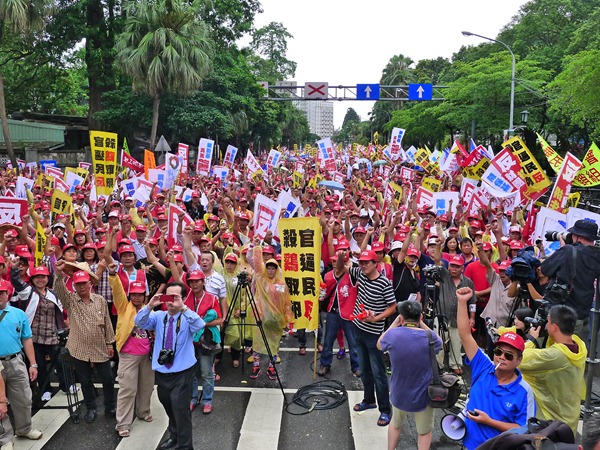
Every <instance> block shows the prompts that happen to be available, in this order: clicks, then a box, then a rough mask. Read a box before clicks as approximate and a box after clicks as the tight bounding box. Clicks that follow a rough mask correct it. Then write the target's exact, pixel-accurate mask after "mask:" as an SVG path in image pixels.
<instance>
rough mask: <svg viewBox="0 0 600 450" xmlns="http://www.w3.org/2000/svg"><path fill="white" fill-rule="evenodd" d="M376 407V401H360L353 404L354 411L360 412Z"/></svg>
mask: <svg viewBox="0 0 600 450" xmlns="http://www.w3.org/2000/svg"><path fill="white" fill-rule="evenodd" d="M375 408H377V403H365V402H360V403H357V404H356V405H354V408H352V409H354V411H356V412H361V411H366V410H367V409H375Z"/></svg>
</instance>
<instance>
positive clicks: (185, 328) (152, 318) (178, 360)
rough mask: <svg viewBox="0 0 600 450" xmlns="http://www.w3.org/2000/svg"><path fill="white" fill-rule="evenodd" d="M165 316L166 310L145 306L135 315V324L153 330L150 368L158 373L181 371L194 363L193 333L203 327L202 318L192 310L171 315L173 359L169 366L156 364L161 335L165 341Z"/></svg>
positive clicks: (161, 340) (166, 325) (166, 326)
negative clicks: (152, 309) (156, 309)
mask: <svg viewBox="0 0 600 450" xmlns="http://www.w3.org/2000/svg"><path fill="white" fill-rule="evenodd" d="M165 318H167V320H168V318H169V313H168V311H152V312H151V311H150V310H148V308H147V307H143V308H142V309H140V310H139V311H138V313H137V315H136V316H135V324H136V325H137V326H138V327H139V328H142V329H144V330H155V332H156V338H155V340H154V350H153V352H152V370H155V371H157V372H160V373H177V372H183V371H184V370H187V369H189V368H190V367H192V366H193V365H194V364H196V353H195V351H194V341H193V336H194V333H196V332H197V331H200V330H201V329H202V328H204V320H202V319H201V318H200V316H199V315H198V314H196V313H195V312H194V311H190V310H189V309H188V310H186V311H185V312H184V313H177V314H175V315H174V316H173V318H174V322H173V334H174V337H173V346H175V345H176V348H175V359H174V360H173V365H172V366H171V367H170V368H167V367H165V366H162V365H160V364H158V355H159V353H160V351H161V349H162V345H163V337H165V342H166V336H165V335H166V332H167V331H168V323H165ZM178 320H180V325H179V333H176V330H177V321H178Z"/></svg>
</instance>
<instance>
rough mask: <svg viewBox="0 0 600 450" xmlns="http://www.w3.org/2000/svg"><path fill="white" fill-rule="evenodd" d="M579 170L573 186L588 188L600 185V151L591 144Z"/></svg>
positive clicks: (594, 144)
mask: <svg viewBox="0 0 600 450" xmlns="http://www.w3.org/2000/svg"><path fill="white" fill-rule="evenodd" d="M582 163H583V164H582V166H581V169H579V172H577V176H576V177H575V181H574V182H573V186H579V187H590V186H597V185H599V184H600V149H599V148H598V147H597V146H596V143H592V145H591V147H590V149H589V150H588V151H587V153H586V154H585V157H584V158H583V161H582Z"/></svg>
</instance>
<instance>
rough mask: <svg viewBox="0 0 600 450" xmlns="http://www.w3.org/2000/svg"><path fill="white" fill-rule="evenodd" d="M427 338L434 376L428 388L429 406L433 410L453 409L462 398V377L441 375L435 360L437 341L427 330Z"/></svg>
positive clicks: (452, 374) (449, 374)
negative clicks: (435, 344)
mask: <svg viewBox="0 0 600 450" xmlns="http://www.w3.org/2000/svg"><path fill="white" fill-rule="evenodd" d="M427 337H428V338H429V358H430V359H431V372H432V375H433V379H432V380H431V384H430V385H429V386H428V387H427V396H428V397H429V406H431V407H432V408H451V407H452V406H454V404H455V403H456V401H457V400H458V398H459V397H460V392H461V389H462V387H461V385H460V377H459V376H458V375H456V374H454V373H443V374H441V375H440V368H439V366H438V363H437V360H436V359H435V350H434V343H435V341H434V340H433V333H432V332H431V330H427Z"/></svg>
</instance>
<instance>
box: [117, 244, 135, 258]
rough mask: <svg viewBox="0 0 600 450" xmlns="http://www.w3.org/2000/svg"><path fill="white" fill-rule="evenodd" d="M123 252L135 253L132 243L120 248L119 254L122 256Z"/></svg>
mask: <svg viewBox="0 0 600 450" xmlns="http://www.w3.org/2000/svg"><path fill="white" fill-rule="evenodd" d="M123 253H133V254H134V255H135V249H134V248H133V246H132V245H124V246H123V247H121V248H120V249H119V256H121V255H122V254H123Z"/></svg>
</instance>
